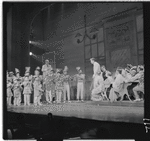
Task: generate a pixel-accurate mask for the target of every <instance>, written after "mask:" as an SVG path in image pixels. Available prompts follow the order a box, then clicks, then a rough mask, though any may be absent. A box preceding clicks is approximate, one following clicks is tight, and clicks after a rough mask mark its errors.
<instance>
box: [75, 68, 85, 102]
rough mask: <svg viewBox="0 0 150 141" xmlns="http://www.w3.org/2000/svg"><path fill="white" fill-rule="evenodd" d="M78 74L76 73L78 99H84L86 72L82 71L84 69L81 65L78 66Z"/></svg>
mask: <svg viewBox="0 0 150 141" xmlns="http://www.w3.org/2000/svg"><path fill="white" fill-rule="evenodd" d="M76 69H77V71H78V74H76V76H75V77H76V79H77V100H78V101H79V99H81V101H84V100H83V96H84V86H85V74H83V73H82V70H81V68H80V67H76Z"/></svg>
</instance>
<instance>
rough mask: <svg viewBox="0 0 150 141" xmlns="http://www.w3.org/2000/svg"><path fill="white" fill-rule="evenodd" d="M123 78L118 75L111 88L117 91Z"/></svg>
mask: <svg viewBox="0 0 150 141" xmlns="http://www.w3.org/2000/svg"><path fill="white" fill-rule="evenodd" d="M124 81H125V80H124V78H123V76H122V75H121V74H118V75H117V76H116V79H115V81H114V82H113V88H116V89H119V88H120V87H121V84H122V83H123V82H124Z"/></svg>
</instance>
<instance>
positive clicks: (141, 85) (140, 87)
mask: <svg viewBox="0 0 150 141" xmlns="http://www.w3.org/2000/svg"><path fill="white" fill-rule="evenodd" d="M136 76H137V77H138V80H139V83H138V84H137V86H135V87H134V88H133V92H134V95H135V100H136V101H140V98H139V95H138V93H137V92H139V91H140V92H142V93H143V94H144V72H142V71H140V72H139V73H138V74H137V75H136Z"/></svg>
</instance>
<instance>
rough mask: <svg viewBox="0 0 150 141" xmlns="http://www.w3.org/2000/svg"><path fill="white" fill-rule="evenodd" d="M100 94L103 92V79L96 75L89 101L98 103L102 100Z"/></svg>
mask: <svg viewBox="0 0 150 141" xmlns="http://www.w3.org/2000/svg"><path fill="white" fill-rule="evenodd" d="M101 92H104V79H103V77H102V73H101V75H98V76H97V77H96V79H95V88H94V89H93V90H92V94H91V100H93V101H100V100H102V96H101V94H100V93H101Z"/></svg>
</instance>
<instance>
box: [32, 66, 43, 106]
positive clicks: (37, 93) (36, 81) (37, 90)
mask: <svg viewBox="0 0 150 141" xmlns="http://www.w3.org/2000/svg"><path fill="white" fill-rule="evenodd" d="M34 74H35V75H34V76H33V87H34V105H37V104H38V105H42V104H41V103H40V100H41V95H42V92H43V91H44V90H42V85H41V82H42V77H41V76H40V67H37V68H36V70H35V71H34Z"/></svg>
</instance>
